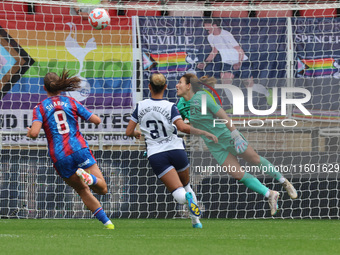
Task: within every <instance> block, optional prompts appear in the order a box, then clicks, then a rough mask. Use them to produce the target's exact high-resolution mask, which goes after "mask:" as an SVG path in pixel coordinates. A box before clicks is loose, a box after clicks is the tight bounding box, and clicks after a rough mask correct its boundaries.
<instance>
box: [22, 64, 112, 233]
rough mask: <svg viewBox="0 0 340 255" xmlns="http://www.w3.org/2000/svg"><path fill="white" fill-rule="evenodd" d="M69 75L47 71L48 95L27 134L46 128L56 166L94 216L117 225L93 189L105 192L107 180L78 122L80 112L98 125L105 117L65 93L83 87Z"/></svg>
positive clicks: (105, 222) (40, 104)
mask: <svg viewBox="0 0 340 255" xmlns="http://www.w3.org/2000/svg"><path fill="white" fill-rule="evenodd" d="M69 76H70V75H69V72H67V71H65V70H64V71H63V73H62V74H61V75H60V76H58V75H57V74H56V73H48V74H46V76H45V78H44V89H45V91H46V92H47V96H48V98H47V99H45V100H43V101H42V102H40V103H39V104H38V105H37V106H36V107H34V109H33V121H32V127H31V128H27V129H28V132H27V136H28V137H31V138H37V137H38V135H39V132H40V129H41V128H43V129H44V131H45V134H46V137H47V142H48V150H49V155H50V157H51V159H52V161H53V165H54V168H55V169H56V170H57V172H58V173H59V175H60V176H61V177H62V178H63V179H64V181H65V182H66V183H67V184H68V185H70V186H71V187H72V188H74V190H75V191H76V192H77V193H78V194H79V196H80V197H81V198H82V200H83V202H84V204H85V205H86V206H87V207H88V208H89V209H90V210H91V211H92V212H93V214H94V216H96V217H97V218H98V220H100V221H101V222H103V224H104V225H105V227H106V228H108V229H114V226H113V224H112V222H111V221H110V219H109V218H108V217H107V216H106V214H105V212H104V211H103V209H102V207H101V204H100V203H99V201H98V200H97V199H96V198H95V197H94V196H93V194H92V193H91V191H90V188H91V189H92V190H93V191H94V192H96V193H97V194H100V195H105V194H106V193H107V184H106V182H105V179H104V177H103V175H102V173H101V171H100V169H99V167H98V165H97V162H96V160H95V158H94V156H93V155H92V153H91V151H90V149H89V147H88V144H87V142H86V140H85V139H84V137H83V136H82V134H81V132H80V131H79V125H78V116H79V117H81V118H83V119H85V120H87V121H89V122H92V123H94V124H96V125H99V124H100V122H101V120H100V118H99V117H98V116H97V115H95V114H93V113H92V112H90V111H89V110H88V109H86V108H85V107H84V106H83V105H82V104H81V103H79V102H78V101H77V100H75V99H74V98H72V97H67V96H62V95H61V92H62V91H73V90H76V89H78V88H79V87H80V85H79V83H80V79H79V78H78V77H72V78H70V77H69ZM89 187H90V188H89Z"/></svg>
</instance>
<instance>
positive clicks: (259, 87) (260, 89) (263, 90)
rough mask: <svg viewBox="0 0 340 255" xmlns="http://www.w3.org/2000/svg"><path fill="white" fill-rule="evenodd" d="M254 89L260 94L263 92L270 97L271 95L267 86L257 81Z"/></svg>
mask: <svg viewBox="0 0 340 255" xmlns="http://www.w3.org/2000/svg"><path fill="white" fill-rule="evenodd" d="M253 91H256V92H257V93H259V94H263V95H265V96H266V97H268V96H269V95H270V94H269V91H268V90H267V88H266V87H265V86H263V85H261V84H257V83H255V84H254V85H253Z"/></svg>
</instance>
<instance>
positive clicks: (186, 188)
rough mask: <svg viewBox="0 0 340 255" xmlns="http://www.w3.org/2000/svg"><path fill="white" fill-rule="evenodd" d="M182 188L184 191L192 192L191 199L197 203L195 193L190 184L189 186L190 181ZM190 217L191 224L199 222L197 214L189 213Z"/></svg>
mask: <svg viewBox="0 0 340 255" xmlns="http://www.w3.org/2000/svg"><path fill="white" fill-rule="evenodd" d="M184 189H185V191H186V192H190V193H191V194H192V199H193V200H194V202H195V203H196V205H197V197H196V194H195V192H194V191H193V190H192V188H191V186H190V183H188V184H187V185H185V186H184ZM190 218H191V221H192V224H196V223H199V222H200V220H199V217H197V216H194V215H192V214H191V213H190Z"/></svg>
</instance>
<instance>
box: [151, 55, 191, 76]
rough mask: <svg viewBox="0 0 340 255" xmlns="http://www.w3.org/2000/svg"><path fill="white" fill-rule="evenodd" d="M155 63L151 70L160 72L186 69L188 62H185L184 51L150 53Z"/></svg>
mask: <svg viewBox="0 0 340 255" xmlns="http://www.w3.org/2000/svg"><path fill="white" fill-rule="evenodd" d="M150 57H151V58H153V59H154V61H155V63H157V65H156V66H155V68H153V69H152V70H151V71H158V72H160V73H167V72H180V71H186V70H187V68H188V65H189V63H187V62H186V57H187V53H186V52H175V53H163V54H150Z"/></svg>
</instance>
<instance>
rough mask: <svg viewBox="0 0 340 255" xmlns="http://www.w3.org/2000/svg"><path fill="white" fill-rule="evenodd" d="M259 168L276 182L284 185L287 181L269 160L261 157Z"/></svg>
mask: <svg viewBox="0 0 340 255" xmlns="http://www.w3.org/2000/svg"><path fill="white" fill-rule="evenodd" d="M258 167H259V168H260V169H261V170H262V171H263V172H264V173H266V174H268V175H270V176H271V177H273V178H274V179H275V180H277V181H279V182H280V183H284V181H285V180H286V179H285V178H284V177H283V176H282V174H281V173H280V172H279V171H277V170H276V169H275V167H274V166H273V164H272V163H270V162H269V161H268V160H267V159H265V158H263V157H261V156H260V164H259V165H258Z"/></svg>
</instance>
